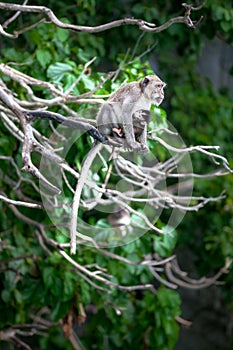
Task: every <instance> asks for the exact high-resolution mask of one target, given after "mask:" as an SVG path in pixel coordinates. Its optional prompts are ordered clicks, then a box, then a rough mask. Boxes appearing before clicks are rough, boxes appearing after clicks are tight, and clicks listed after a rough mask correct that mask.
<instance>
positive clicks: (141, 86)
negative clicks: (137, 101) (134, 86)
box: [139, 77, 150, 92]
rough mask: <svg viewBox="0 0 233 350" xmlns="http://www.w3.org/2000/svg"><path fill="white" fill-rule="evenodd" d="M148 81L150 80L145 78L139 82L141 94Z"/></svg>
mask: <svg viewBox="0 0 233 350" xmlns="http://www.w3.org/2000/svg"><path fill="white" fill-rule="evenodd" d="M149 81H150V79H149V78H147V77H145V78H143V79H142V80H141V81H140V82H139V86H140V88H141V91H142V92H144V90H145V88H146V87H147V85H148V83H149Z"/></svg>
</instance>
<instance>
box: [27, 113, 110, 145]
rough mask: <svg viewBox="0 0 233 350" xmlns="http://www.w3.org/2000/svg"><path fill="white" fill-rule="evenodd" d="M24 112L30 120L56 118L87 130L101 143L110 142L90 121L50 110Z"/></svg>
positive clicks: (68, 124) (59, 121)
mask: <svg viewBox="0 0 233 350" xmlns="http://www.w3.org/2000/svg"><path fill="white" fill-rule="evenodd" d="M23 113H24V114H25V115H26V116H27V118H28V120H29V121H32V122H33V121H35V120H36V119H49V120H55V121H56V122H58V123H59V124H63V125H65V126H68V127H71V128H74V129H79V130H84V131H87V132H88V134H89V135H90V136H92V137H93V138H94V139H95V140H97V141H99V142H101V143H109V141H108V139H107V138H106V137H105V136H103V135H101V134H100V133H99V131H98V130H97V129H96V128H95V127H94V126H92V125H90V124H89V123H85V122H80V121H78V120H74V119H70V118H66V117H64V116H63V115H61V114H58V113H54V112H48V111H23Z"/></svg>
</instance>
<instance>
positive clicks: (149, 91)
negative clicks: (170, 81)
mask: <svg viewBox="0 0 233 350" xmlns="http://www.w3.org/2000/svg"><path fill="white" fill-rule="evenodd" d="M165 86H166V84H165V83H164V82H163V81H162V80H161V79H160V78H159V77H157V75H148V76H147V77H145V78H144V79H143V80H142V82H141V87H142V88H143V90H142V91H143V93H144V95H145V96H146V97H147V98H148V99H149V100H151V103H152V104H155V105H156V106H159V105H160V103H162V101H163V99H164V90H163V89H164V88H165Z"/></svg>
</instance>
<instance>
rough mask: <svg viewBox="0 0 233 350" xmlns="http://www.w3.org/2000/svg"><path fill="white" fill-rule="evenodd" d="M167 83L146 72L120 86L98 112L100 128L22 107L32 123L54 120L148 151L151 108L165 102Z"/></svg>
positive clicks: (97, 137)
mask: <svg viewBox="0 0 233 350" xmlns="http://www.w3.org/2000/svg"><path fill="white" fill-rule="evenodd" d="M165 86H166V84H165V83H164V82H163V81H162V80H161V79H160V78H159V77H158V76H157V75H147V76H146V77H144V78H143V79H142V80H141V81H139V82H132V83H128V84H126V85H123V86H121V87H120V88H119V89H118V90H117V91H116V92H114V93H113V94H112V95H111V96H110V98H109V99H108V100H107V102H106V103H104V104H103V105H102V106H101V108H100V110H99V112H98V114H97V128H95V127H94V126H92V125H91V124H89V123H86V122H83V121H78V120H75V119H71V118H67V117H64V116H62V115H60V114H58V113H54V112H49V111H29V110H23V113H24V114H25V116H26V117H27V119H28V121H29V122H33V121H35V120H36V119H38V118H42V119H50V120H55V121H57V122H58V123H61V124H63V125H65V126H68V127H71V128H74V129H80V130H83V131H87V132H88V133H89V135H90V136H92V137H93V138H94V139H95V140H97V141H99V142H101V143H103V144H107V145H111V146H114V147H122V146H123V147H124V148H128V149H129V150H130V151H136V152H138V153H146V152H148V147H147V145H146V136H147V124H148V123H149V121H150V120H151V113H150V108H151V105H152V104H155V105H156V106H159V105H160V104H161V103H162V101H163V99H164V91H163V89H164V87H165Z"/></svg>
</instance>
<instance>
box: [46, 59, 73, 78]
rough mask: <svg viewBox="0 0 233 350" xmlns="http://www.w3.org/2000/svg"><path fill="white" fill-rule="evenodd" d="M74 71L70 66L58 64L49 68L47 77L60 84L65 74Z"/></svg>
mask: <svg viewBox="0 0 233 350" xmlns="http://www.w3.org/2000/svg"><path fill="white" fill-rule="evenodd" d="M72 70H73V68H72V67H71V66H70V65H69V64H67V63H61V62H57V63H55V64H51V65H50V66H49V68H48V70H47V75H48V77H49V78H51V79H52V80H53V81H54V82H55V83H59V82H60V81H61V80H62V79H63V77H64V75H65V73H67V72H71V71H72Z"/></svg>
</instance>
